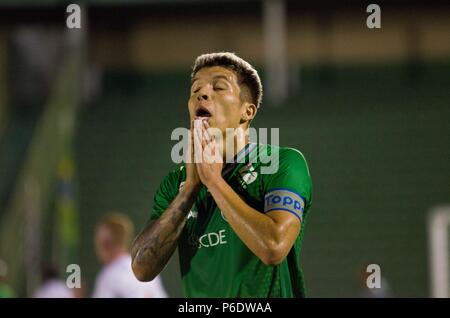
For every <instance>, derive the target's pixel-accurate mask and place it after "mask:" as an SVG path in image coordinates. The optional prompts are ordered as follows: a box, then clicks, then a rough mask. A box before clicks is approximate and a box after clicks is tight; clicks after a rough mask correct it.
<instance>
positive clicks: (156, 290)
mask: <svg viewBox="0 0 450 318" xmlns="http://www.w3.org/2000/svg"><path fill="white" fill-rule="evenodd" d="M133 237H134V227H133V223H132V222H131V220H130V219H129V218H128V217H127V216H126V215H123V214H119V213H115V214H111V215H109V216H107V217H105V218H104V219H103V220H102V221H101V222H100V224H99V225H98V226H97V229H96V233H95V247H96V251H97V257H98V259H99V261H100V262H101V263H102V264H103V266H104V267H103V268H102V270H101V271H100V273H99V274H98V276H97V279H96V282H95V287H94V292H93V295H92V296H93V297H95V298H146V297H151V298H165V297H167V294H166V292H165V290H164V287H163V285H162V282H161V279H160V277H159V276H157V277H156V278H155V279H154V280H153V281H152V282H149V283H142V282H140V281H138V280H137V279H136V277H135V276H134V274H133V271H132V269H131V255H130V254H129V247H130V244H131V240H132V238H133Z"/></svg>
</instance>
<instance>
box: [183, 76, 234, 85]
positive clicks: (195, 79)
mask: <svg viewBox="0 0 450 318" xmlns="http://www.w3.org/2000/svg"><path fill="white" fill-rule="evenodd" d="M213 79H224V80H226V81H227V82H229V81H230V79H229V78H228V77H227V76H225V75H222V74H218V75H215V76H214V77H213ZM197 80H199V78H198V77H194V78H193V79H192V81H191V86H192V85H194V83H195V81H197Z"/></svg>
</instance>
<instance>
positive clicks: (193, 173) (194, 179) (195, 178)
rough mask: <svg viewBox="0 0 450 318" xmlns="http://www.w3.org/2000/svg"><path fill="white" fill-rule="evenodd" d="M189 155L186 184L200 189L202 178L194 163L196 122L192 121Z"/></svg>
mask: <svg viewBox="0 0 450 318" xmlns="http://www.w3.org/2000/svg"><path fill="white" fill-rule="evenodd" d="M187 155H188V156H189V158H186V159H187V160H186V184H188V185H189V186H192V187H194V188H196V187H199V186H200V185H201V181H200V177H199V175H198V172H197V167H196V166H195V163H194V121H193V120H191V130H190V134H189V140H188V149H187Z"/></svg>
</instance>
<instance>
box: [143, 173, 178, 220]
mask: <svg viewBox="0 0 450 318" xmlns="http://www.w3.org/2000/svg"><path fill="white" fill-rule="evenodd" d="M184 170H185V168H184V166H181V167H180V168H178V169H175V170H174V171H172V172H170V173H169V174H168V175H167V176H166V177H165V178H164V180H163V181H162V182H161V184H160V185H159V188H158V190H156V193H155V196H154V197H153V209H152V211H151V213H150V220H156V219H158V218H159V217H160V216H161V214H162V213H163V212H164V211H165V210H166V209H167V208H168V207H169V205H170V203H172V201H173V200H174V199H175V197H176V196H177V194H178V190H179V187H180V184H181V181H182V176H183V175H184V173H185V171H184Z"/></svg>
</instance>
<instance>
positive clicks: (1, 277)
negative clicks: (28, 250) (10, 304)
mask: <svg viewBox="0 0 450 318" xmlns="http://www.w3.org/2000/svg"><path fill="white" fill-rule="evenodd" d="M6 276H8V265H6V262H5V261H3V260H1V259H0V298H13V297H15V293H14V291H13V290H12V288H11V287H9V285H8V284H6Z"/></svg>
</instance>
